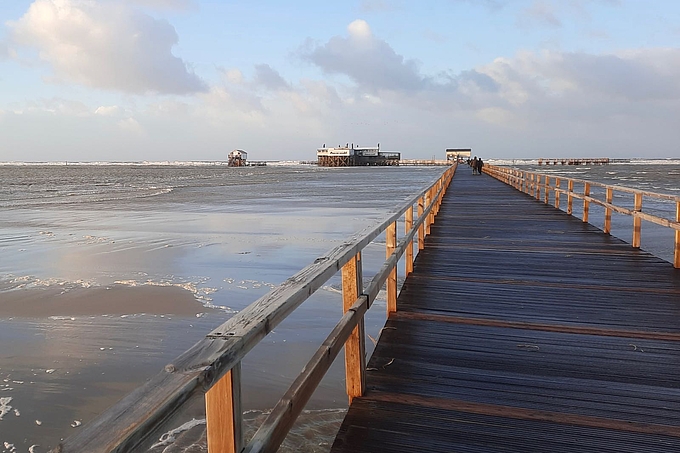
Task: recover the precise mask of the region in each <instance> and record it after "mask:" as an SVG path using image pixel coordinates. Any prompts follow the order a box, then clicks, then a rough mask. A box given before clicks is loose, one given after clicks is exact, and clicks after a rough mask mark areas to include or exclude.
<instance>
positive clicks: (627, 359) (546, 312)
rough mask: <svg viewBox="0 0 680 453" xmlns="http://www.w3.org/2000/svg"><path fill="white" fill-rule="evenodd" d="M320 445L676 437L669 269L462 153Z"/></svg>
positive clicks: (662, 442)
mask: <svg viewBox="0 0 680 453" xmlns="http://www.w3.org/2000/svg"><path fill="white" fill-rule="evenodd" d="M398 310H399V311H398V312H397V313H396V314H394V315H392V316H390V318H389V319H388V321H387V324H386V327H385V329H384V330H383V331H382V334H381V336H380V341H379V343H378V345H377V347H376V350H375V352H374V354H373V356H372V358H371V360H370V362H369V364H368V372H367V391H366V394H365V396H363V397H360V398H356V399H355V400H354V402H353V403H352V405H351V407H350V409H349V412H348V414H347V416H346V418H345V421H344V422H343V424H342V427H341V429H340V431H339V433H338V436H337V438H336V440H335V442H334V444H333V447H332V452H333V453H341V452H355V453H356V452H406V451H408V452H413V451H428V452H529V451H531V452H535V451H541V452H579V453H582V452H671V451H680V272H679V271H678V270H675V269H673V266H672V265H671V264H670V263H668V262H665V261H663V260H661V259H659V258H655V257H654V256H652V255H650V254H648V253H646V252H643V251H639V250H635V249H632V248H631V247H630V245H628V244H626V243H624V242H622V241H620V240H618V239H616V238H613V237H610V236H606V235H605V234H603V233H602V232H601V231H599V230H598V229H596V228H595V227H593V226H591V225H588V224H584V223H583V222H581V220H580V219H577V218H574V217H571V216H568V215H567V214H566V213H563V212H561V211H558V210H556V209H554V208H553V207H551V206H547V205H545V204H543V203H542V202H539V201H536V200H534V199H533V198H531V197H529V196H528V195H525V194H522V193H520V192H518V191H516V190H514V189H512V188H510V187H508V186H506V185H504V184H502V183H500V182H498V181H496V180H493V179H491V178H490V177H488V176H486V175H482V176H473V175H471V174H470V172H469V169H468V168H466V167H461V168H459V170H458V172H457V174H456V176H455V177H454V179H453V182H452V184H451V187H450V189H449V191H448V192H447V194H446V196H445V199H444V202H443V204H442V206H441V210H440V212H439V215H438V216H437V220H436V223H435V224H434V225H433V226H432V235H431V236H429V237H428V238H427V247H426V248H425V250H423V251H421V252H420V254H419V255H418V258H417V260H416V265H415V272H414V273H413V274H411V275H410V276H409V277H408V278H407V280H406V282H405V284H404V288H403V290H402V292H401V294H400V296H399V301H398Z"/></svg>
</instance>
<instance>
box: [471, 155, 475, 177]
mask: <svg viewBox="0 0 680 453" xmlns="http://www.w3.org/2000/svg"><path fill="white" fill-rule="evenodd" d="M470 166H471V167H472V174H473V175H476V174H477V156H475V158H474V159H472V164H471V165H470Z"/></svg>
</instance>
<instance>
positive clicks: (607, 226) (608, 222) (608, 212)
mask: <svg viewBox="0 0 680 453" xmlns="http://www.w3.org/2000/svg"><path fill="white" fill-rule="evenodd" d="M613 199H614V189H612V188H611V187H607V191H606V193H605V202H606V203H609V204H611V203H612V200H613ZM604 232H605V233H606V234H611V232H612V209H611V208H610V207H609V206H605V208H604Z"/></svg>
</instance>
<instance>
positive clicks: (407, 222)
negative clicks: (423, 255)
mask: <svg viewBox="0 0 680 453" xmlns="http://www.w3.org/2000/svg"><path fill="white" fill-rule="evenodd" d="M412 228H413V206H411V207H410V208H408V209H407V210H406V213H405V216H404V230H405V234H409V233H410V232H411V229H412ZM404 259H405V261H406V265H405V269H406V275H405V276H404V277H408V276H409V274H410V273H411V272H413V241H410V242H409V243H408V247H406V256H405V257H404Z"/></svg>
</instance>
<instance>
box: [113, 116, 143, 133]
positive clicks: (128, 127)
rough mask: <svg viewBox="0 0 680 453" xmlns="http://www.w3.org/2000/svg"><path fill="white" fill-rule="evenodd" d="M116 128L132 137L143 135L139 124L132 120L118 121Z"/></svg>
mask: <svg viewBox="0 0 680 453" xmlns="http://www.w3.org/2000/svg"><path fill="white" fill-rule="evenodd" d="M117 124H118V127H119V128H120V129H121V130H123V131H124V132H127V133H130V134H134V135H144V129H143V128H142V126H141V125H140V124H139V122H138V121H137V120H136V119H134V118H125V119H123V120H120V121H118V123H117Z"/></svg>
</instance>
